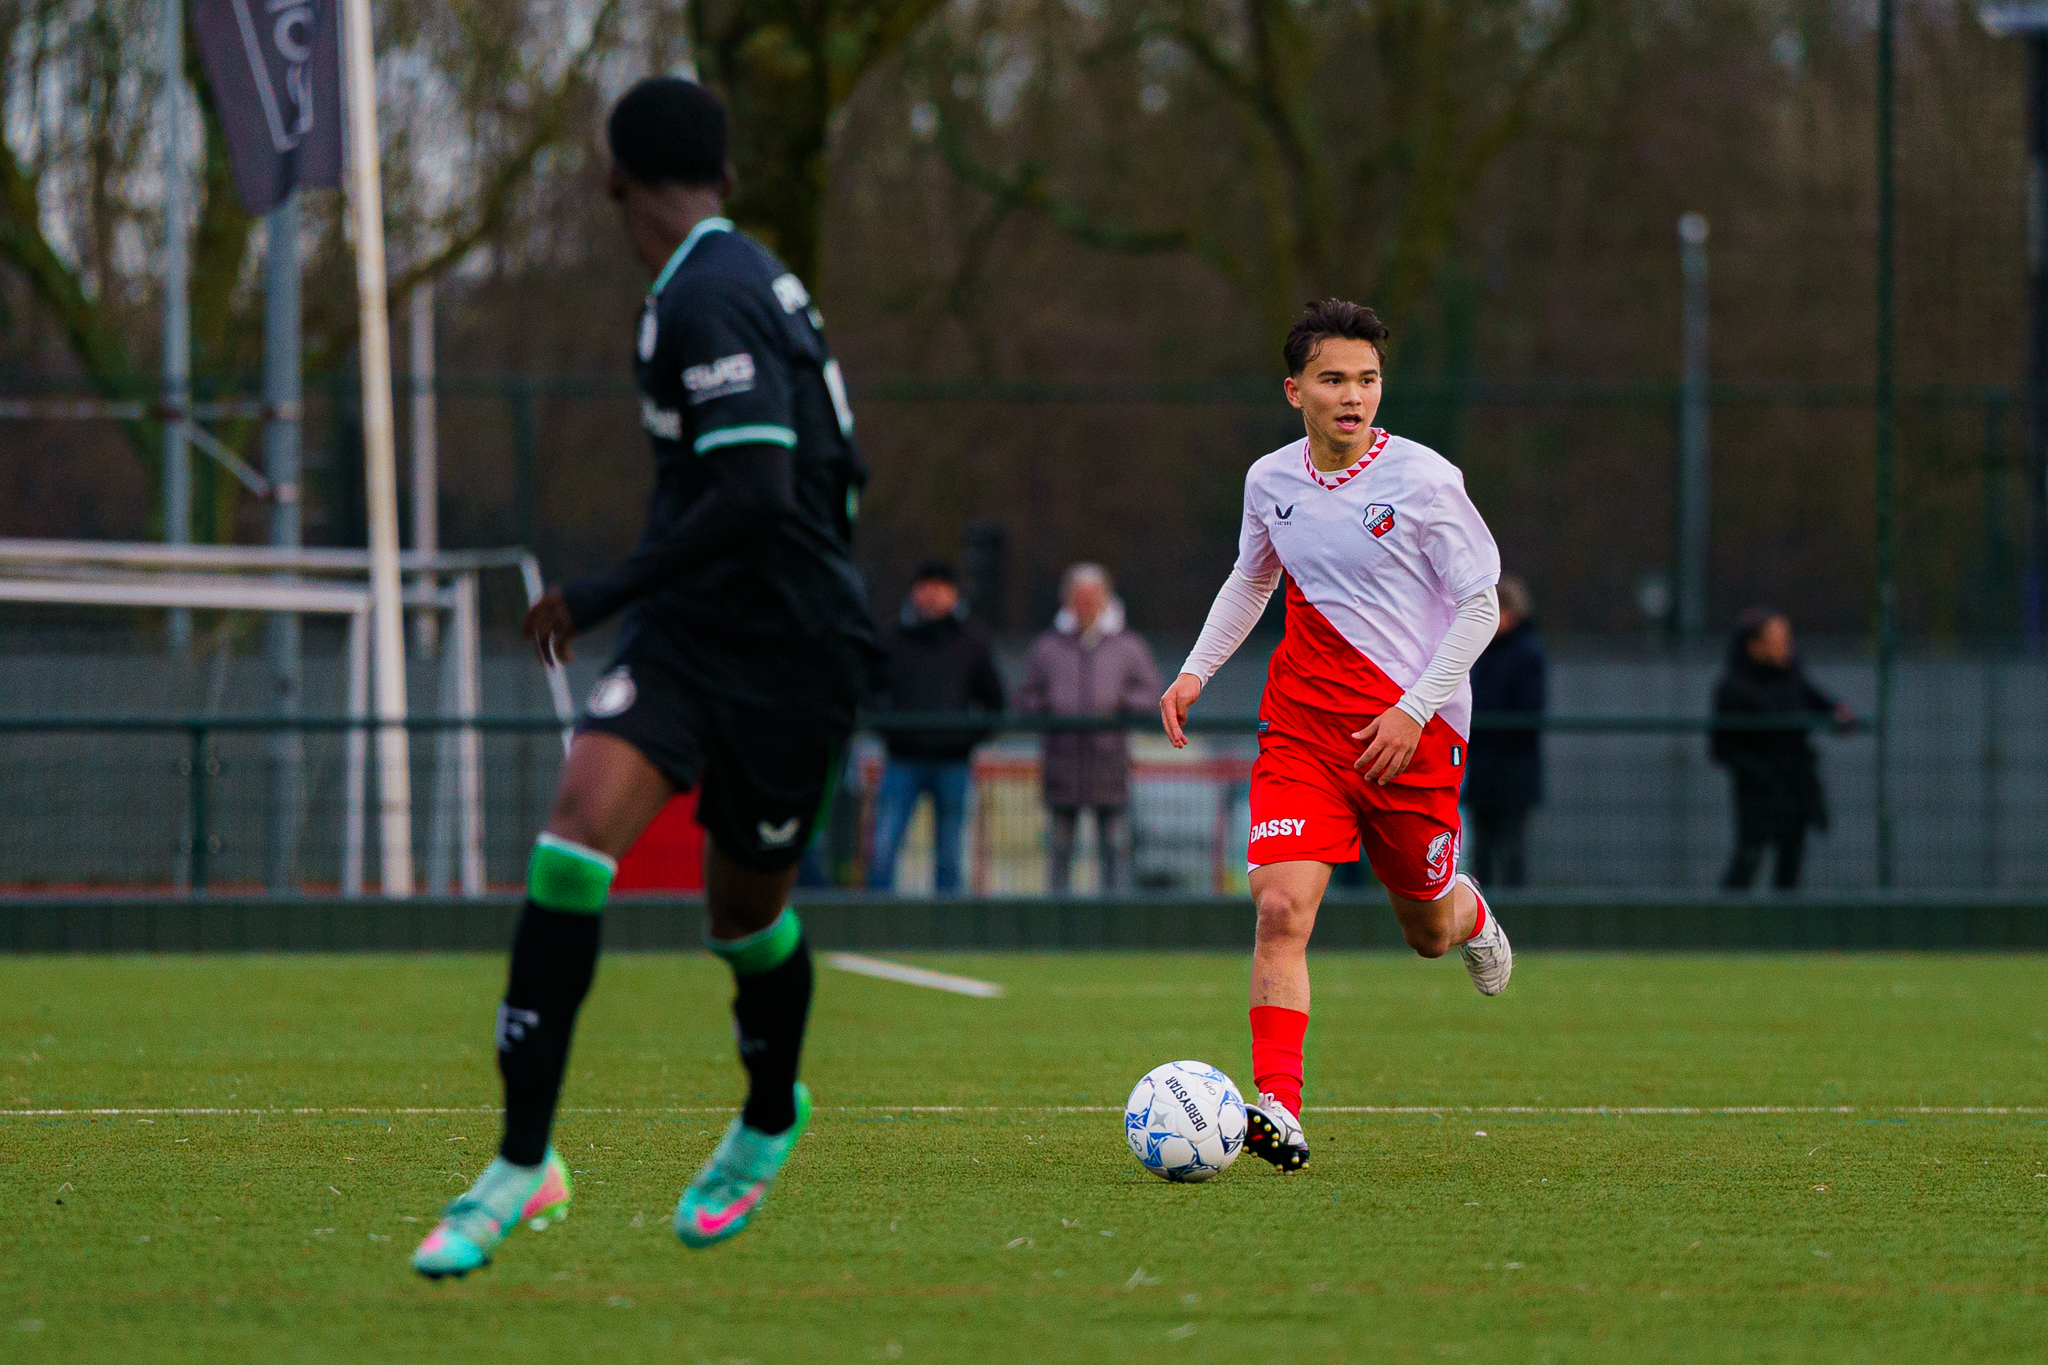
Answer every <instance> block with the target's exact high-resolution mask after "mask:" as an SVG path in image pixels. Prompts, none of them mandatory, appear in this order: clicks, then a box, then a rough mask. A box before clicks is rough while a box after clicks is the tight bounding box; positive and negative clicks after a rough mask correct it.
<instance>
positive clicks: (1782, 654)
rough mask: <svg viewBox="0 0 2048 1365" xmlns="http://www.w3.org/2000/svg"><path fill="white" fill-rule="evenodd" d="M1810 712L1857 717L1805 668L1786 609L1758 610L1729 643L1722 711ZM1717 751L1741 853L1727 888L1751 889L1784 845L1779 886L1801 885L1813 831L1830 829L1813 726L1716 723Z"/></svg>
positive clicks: (1843, 720) (1837, 719)
mask: <svg viewBox="0 0 2048 1365" xmlns="http://www.w3.org/2000/svg"><path fill="white" fill-rule="evenodd" d="M1802 713H1804V714H1810V715H1814V716H1824V717H1828V718H1829V719H1831V720H1833V721H1834V723H1835V724H1836V725H1837V726H1841V727H1848V726H1851V725H1853V724H1854V722H1855V719H1856V716H1855V713H1854V712H1853V711H1851V710H1850V709H1849V707H1848V706H1847V704H1845V703H1843V702H1839V701H1836V700H1835V699H1834V698H1833V697H1831V696H1829V695H1828V694H1827V693H1825V692H1823V691H1821V690H1820V689H1819V688H1818V687H1815V686H1814V685H1813V683H1812V681H1811V680H1809V679H1808V678H1807V676H1806V674H1805V673H1804V672H1803V671H1801V669H1800V667H1799V657H1798V655H1797V654H1796V653H1795V652H1794V651H1793V647H1792V623H1791V621H1790V620H1788V619H1787V618H1786V617H1785V615H1784V613H1782V612H1778V611H1773V610H1772V609H1770V608H1769V607H1751V608H1750V609H1749V610H1748V611H1746V612H1744V613H1743V614H1742V619H1741V620H1740V621H1739V622H1738V623H1737V625H1736V628H1735V637H1734V639H1733V640H1731V641H1730V642H1729V646H1728V664H1727V667H1726V669H1725V670H1724V671H1723V672H1722V674H1721V680H1720V682H1719V683H1717V684H1716V685H1715V687H1714V716H1715V718H1716V719H1721V718H1724V717H1731V716H1736V717H1740V716H1791V715H1798V714H1802ZM1712 752H1713V757H1714V762H1716V763H1718V764H1720V765H1721V766H1722V767H1724V768H1726V769H1727V770H1728V776H1729V779H1730V781H1731V783H1732V785H1733V788H1734V796H1735V851H1734V853H1733V854H1731V855H1730V857H1729V859H1728V870H1727V872H1726V873H1724V874H1723V875H1722V877H1721V889H1722V890H1724V891H1747V890H1749V888H1750V886H1751V884H1752V883H1754V882H1755V880H1756V874H1757V871H1758V869H1759V868H1760V867H1761V866H1762V865H1763V858H1764V850H1765V849H1766V848H1772V849H1775V850H1777V863H1776V865H1775V867H1774V868H1773V869H1772V871H1773V874H1774V875H1773V876H1772V879H1771V880H1772V885H1774V886H1776V887H1777V888H1778V889H1779V890H1781V891H1789V890H1791V889H1793V888H1795V887H1797V886H1798V885H1799V873H1800V868H1801V866H1802V865H1803V864H1804V862H1805V860H1806V832H1807V831H1808V830H1809V829H1819V830H1824V829H1826V828H1827V827H1828V807H1827V797H1826V794H1825V793H1824V792H1823V791H1822V790H1821V785H1820V755H1819V754H1817V753H1815V752H1814V748H1813V740H1812V739H1811V738H1810V727H1809V728H1803V729H1789V730H1788V729H1755V730H1749V729H1720V728H1716V729H1715V730H1714V733H1713V740H1712Z"/></svg>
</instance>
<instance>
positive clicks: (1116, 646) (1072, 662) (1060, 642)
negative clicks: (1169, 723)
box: [1017, 564, 1160, 896]
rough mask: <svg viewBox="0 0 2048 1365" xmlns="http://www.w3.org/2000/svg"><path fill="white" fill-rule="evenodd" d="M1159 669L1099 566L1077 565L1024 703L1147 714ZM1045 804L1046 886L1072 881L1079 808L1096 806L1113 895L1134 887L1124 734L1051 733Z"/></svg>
mask: <svg viewBox="0 0 2048 1365" xmlns="http://www.w3.org/2000/svg"><path fill="white" fill-rule="evenodd" d="M1159 689H1160V679H1159V666H1158V665H1157V664H1155V663H1153V662H1152V651H1151V650H1150V649H1148V648H1147V647H1146V645H1145V642H1144V640H1142V639H1140V638H1139V637H1138V636H1137V635H1135V634H1133V633H1131V632H1129V631H1127V630H1125V629H1124V607H1123V603H1122V602H1120V601H1118V600H1117V598H1116V593H1115V591H1114V589H1113V586H1112V584H1111V583H1110V578H1109V572H1108V571H1107V570H1106V569H1104V568H1103V567H1102V566H1101V565H1100V564H1076V565H1074V566H1073V567H1072V568H1070V569H1068V570H1067V572H1066V574H1065V576H1064V577H1062V578H1061V580H1060V611H1059V615H1058V616H1056V617H1055V618H1054V619H1053V625H1052V629H1051V630H1048V631H1046V632H1045V634H1043V635H1041V636H1039V637H1038V640H1037V642H1036V643H1034V644H1033V645H1032V646H1031V658H1030V662H1029V666H1028V668H1027V670H1026V673H1025V678H1024V686H1023V688H1022V689H1021V690H1020V691H1019V692H1018V694H1017V709H1018V710H1020V711H1025V712H1034V713H1040V714H1051V715H1055V716H1112V715H1117V714H1119V713H1122V712H1135V713H1139V714H1146V713H1149V711H1150V710H1151V708H1152V707H1153V706H1154V704H1155V703H1154V700H1153V699H1154V698H1155V697H1157V696H1158V695H1159ZM1043 787H1044V800H1045V804H1046V808H1047V809H1048V810H1049V811H1051V813H1052V829H1051V831H1050V838H1049V840H1048V844H1047V849H1046V859H1045V889H1046V890H1047V892H1049V893H1050V894H1052V895H1055V896H1064V895H1066V894H1067V891H1068V889H1069V887H1070V886H1071V885H1072V879H1073V866H1074V830H1075V826H1076V823H1077V822H1078V820H1079V818H1080V814H1081V808H1082V807H1084V806H1086V807H1091V808H1093V810H1094V811H1095V830H1096V842H1097V844H1098V845H1100V848H1101V855H1100V857H1101V867H1102V877H1101V885H1102V889H1103V890H1104V891H1105V892H1118V891H1123V890H1125V889H1127V887H1128V885H1129V882H1130V869H1131V825H1130V819H1129V815H1128V809H1129V806H1130V802H1131V743H1130V738H1129V736H1128V735H1126V734H1125V733H1124V732H1123V731H1121V730H1098V731H1092V732H1082V733H1067V734H1061V733H1058V732H1053V733H1049V734H1047V735H1046V737H1045V760H1044V773H1043Z"/></svg>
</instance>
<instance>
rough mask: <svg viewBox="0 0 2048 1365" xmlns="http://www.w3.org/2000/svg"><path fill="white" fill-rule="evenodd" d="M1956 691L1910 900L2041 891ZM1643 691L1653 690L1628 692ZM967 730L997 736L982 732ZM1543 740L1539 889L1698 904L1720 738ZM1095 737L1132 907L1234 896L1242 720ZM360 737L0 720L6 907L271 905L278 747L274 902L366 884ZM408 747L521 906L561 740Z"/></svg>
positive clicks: (2017, 684) (1558, 730) (1009, 790)
mask: <svg viewBox="0 0 2048 1365" xmlns="http://www.w3.org/2000/svg"><path fill="white" fill-rule="evenodd" d="M1954 674H1955V676H1954V677H1953V678H1951V679H1949V680H1948V681H1949V683H1950V686H1948V687H1947V688H1945V689H1941V688H1930V689H1924V690H1926V691H1927V692H1928V694H1929V695H1928V696H1927V698H1926V699H1925V701H1924V702H1923V703H1921V705H1922V706H1923V707H1924V714H1921V713H1915V712H1913V711H1909V712H1908V713H1907V714H1906V715H1905V716H1903V717H1902V720H1903V722H1905V723H1903V724H1902V725H1901V728H1900V731H1899V732H1898V733H1897V734H1895V736H1894V743H1893V754H1894V760H1893V761H1894V764H1895V769H1894V772H1893V774H1892V776H1893V786H1894V790H1895V792H1896V793H1898V797H1897V806H1896V808H1895V815H1896V828H1897V850H1898V867H1897V884H1898V885H1899V886H1900V887H1902V888H1907V889H1921V890H1961V889H1983V890H2007V891H2011V890H2029V889H2039V888H2048V820H2044V818H2043V817H2044V816H2048V809H2044V808H2048V781H2044V778H2048V723H2044V722H2043V721H2042V719H2041V718H2040V717H2039V714H2038V708H2037V707H2036V706H2035V705H2034V704H2033V703H2034V702H2035V701H2037V700H2038V698H2039V697H2040V696H2041V695H2042V692H2041V686H2042V676H2041V674H2042V670H2041V668H2040V666H2039V665H2028V664H2011V665H2003V666H2001V665H1981V666H1971V667H1968V668H1964V667H1961V666H1959V667H1958V668H1957V669H1955V670H1954ZM1625 684H1626V679H1623V680H1621V683H1620V684H1618V685H1624V686H1625ZM1636 695H1638V696H1639V697H1645V698H1649V697H1653V696H1654V693H1653V690H1652V689H1649V688H1647V687H1645V686H1642V685H1641V684H1640V683H1639V684H1638V686H1637V689H1636ZM978 720H979V722H980V723H981V724H983V725H986V724H988V723H989V721H990V718H988V717H980V718H978ZM891 723H892V725H895V724H898V723H899V722H897V721H895V720H893V719H892V722H891ZM951 723H953V724H958V720H957V718H956V719H954V720H953V721H952V722H951ZM1517 723H1519V724H1528V723H1530V722H1529V721H1527V720H1521V721H1516V720H1513V719H1507V718H1500V719H1496V718H1487V717H1481V718H1479V721H1478V722H1477V724H1476V727H1475V728H1476V729H1478V730H1481V731H1483V730H1485V729H1487V728H1489V727H1491V726H1495V725H1499V724H1517ZM1539 723H1540V725H1541V727H1542V729H1543V731H1544V740H1543V743H1544V753H1545V768H1546V782H1547V797H1546V800H1545V803H1544V804H1543V805H1542V806H1541V807H1540V808H1539V809H1538V811H1537V812H1536V814H1535V817H1534V819H1533V821H1532V824H1531V827H1530V877H1531V883H1532V885H1535V886H1539V887H1543V888H1549V889H1557V890H1571V889H1584V890H1609V891H1612V890H1620V891H1628V890H1641V891H1697V890H1704V889H1708V888H1711V887H1712V886H1713V885H1714V884H1715V880H1716V877H1717V875H1718V873H1719V870H1720V867H1721V865H1722V863H1723V862H1724V860H1725V859H1726V857H1727V853H1728V849H1729V844H1730V840H1731V837H1732V820H1731V813H1730V803H1729V794H1728V790H1727V781H1726V778H1725V776H1724V775H1722V774H1721V773H1720V772H1719V771H1718V770H1717V769H1715V768H1714V767H1713V766H1712V765H1711V763H1710V762H1709V760H1708V758H1707V744H1706V738H1707V731H1708V730H1709V729H1710V727H1711V724H1712V722H1710V721H1708V720H1706V719H1704V718H1698V717H1683V716H1680V717H1673V716H1635V717H1621V716H1614V715H1603V716H1595V715H1556V716H1550V717H1547V718H1544V719H1542V720H1541V721H1540V722H1539ZM1806 723H1810V721H1809V722H1806ZM1071 724H1072V723H1071V722H1054V721H1049V720H1047V719H1046V718H1039V717H1008V718H1003V719H1002V720H1001V722H1000V723H999V724H998V726H997V733H996V735H995V737H994V738H993V739H992V740H991V741H990V742H989V743H987V744H985V745H983V746H982V747H981V748H980V749H979V750H978V751H977V753H976V756H975V759H974V764H973V780H972V784H971V797H970V814H969V819H968V825H967V836H966V844H967V848H966V868H967V886H968V890H969V891H971V892H972V893H974V894H978V895H987V896H1007V895H1039V894H1042V893H1043V891H1044V888H1045V885H1046V881H1045V845H1046V823H1047V821H1046V813H1045V811H1044V809H1043V807H1042V805H1041V803H1040V799H1039V785H1038V776H1039V767H1038V764H1039V757H1038V754H1039V747H1040V743H1041V733H1040V732H1042V731H1043V730H1045V729H1046V728H1048V726H1059V725H1071ZM1086 724H1090V725H1104V726H1109V727H1111V728H1119V729H1128V730H1131V731H1132V732H1133V737H1132V753H1133V783H1132V804H1131V809H1130V815H1131V821H1132V826H1133V836H1134V839H1133V842H1134V848H1133V870H1134V877H1133V881H1134V889H1135V890H1138V891H1141V892H1153V893H1175V894H1184V895H1185V894H1195V895H1200V894H1231V893H1235V892H1239V891H1241V890H1242V889H1243V887H1244V884H1245V846H1246V841H1247V836H1248V833H1249V811H1248V805H1247V800H1248V792H1249V777H1250V771H1251V764H1252V760H1253V758H1254V756H1255V753H1256V739H1255V738H1254V733H1253V722H1252V721H1250V720H1249V719H1246V718H1234V719H1227V718H1218V717H1214V716H1211V717H1205V718H1202V719H1200V720H1199V721H1198V723H1197V724H1196V725H1195V726H1194V727H1193V729H1194V732H1195V733H1194V740H1193V742H1192V743H1191V744H1190V746H1189V747H1188V748H1187V749H1186V750H1174V749H1172V748H1171V747H1170V746H1168V745H1167V744H1166V743H1165V741H1164V740H1163V739H1162V738H1160V737H1158V734H1157V722H1156V720H1154V719H1153V718H1151V717H1146V716H1132V717H1123V718H1117V719H1114V720H1108V721H1102V722H1092V723H1086ZM364 728H365V722H363V721H361V720H349V719H343V718H323V719H306V720H297V721H282V720H278V719H273V718H248V717H243V718H233V717H222V716H213V717H158V718H147V719H144V718H129V719H119V720H111V719H103V718H94V717H85V716H70V717H53V718H19V717H18V718H13V719H0V773H4V774H5V776H6V781H5V782H4V783H0V891H6V892H13V893H21V892H30V893H35V892H43V893H62V892H65V891H81V892H82V891H106V890H132V891H137V892H163V891H178V892H182V891H203V892H206V893H211V894H236V893H243V892H257V891H262V890H264V889H266V888H265V886H264V878H265V876H266V869H268V868H270V867H272V866H273V863H272V861H271V859H270V850H271V845H272V842H273V841H274V840H276V839H277V838H279V837H280V832H279V829H278V827H277V823H276V816H275V812H276V810H277V809H278V802H277V801H276V786H275V784H276V782H277V780H278V777H277V774H278V771H279V769H278V766H277V764H276V761H275V755H276V753H277V752H278V737H279V736H280V735H291V736H294V737H295V739H296V742H297V743H298V744H299V745H300V746H301V749H302V753H303V760H302V764H301V766H300V768H299V771H300V772H301V773H302V774H303V780H304V782H305V784H306V787H305V793H304V812H305V815H304V822H303V825H302V826H301V827H300V828H299V830H298V832H297V835H296V838H295V840H294V842H293V847H292V848H291V849H290V850H289V853H290V857H289V858H288V859H286V860H285V865H286V866H289V867H290V868H291V869H292V871H291V872H290V874H289V884H288V885H287V886H285V887H282V888H276V887H273V888H269V889H272V890H277V889H283V890H289V891H302V892H307V893H321V892H328V893H333V892H339V891H341V890H342V889H343V888H344V886H346V885H348V884H350V873H349V868H348V866H347V862H348V860H349V859H350V858H352V857H353V858H357V859H361V860H362V861H363V865H365V866H367V867H369V868H372V869H374V868H375V867H376V866H377V853H376V828H375V825H376V822H375V821H374V820H368V821H365V820H364V819H363V811H362V809H361V806H360V804H358V803H354V802H351V800H350V799H349V795H348V785H347V783H346V781H345V780H344V779H345V775H346V772H347V770H348V748H349V743H350V737H351V735H352V734H353V735H360V734H361V733H362V731H363V729H364ZM411 729H412V732H413V735H412V738H413V743H412V751H413V755H414V765H415V780H414V791H415V792H416V793H417V794H418V795H417V799H416V803H415V809H414V820H415V825H416V830H415V836H414V837H415V845H416V847H417V848H419V849H421V850H423V855H422V857H421V859H420V862H421V864H422V867H421V871H422V873H423V874H424V882H425V887H426V889H427V890H429V891H444V892H446V891H456V890H459V889H461V882H462V878H461V875H460V873H461V865H462V862H463V858H462V856H461V855H462V848H461V846H462V842H463V836H464V832H465V829H466V828H467V829H470V830H473V831H474V837H475V839H476V841H477V850H478V856H479V858H480V863H481V869H482V878H481V885H482V886H483V887H484V888H487V889H492V890H505V889H511V888H515V887H516V886H517V885H518V884H519V883H520V881H521V880H522V878H523V875H524V867H525V859H526V855H527V851H528V849H529V847H530V845H531V841H532V838H533V835H534V833H535V832H536V831H537V830H538V829H539V828H540V826H541V823H542V821H543V820H544V818H545V816H546V811H547V805H548V801H549V799H550V797H551V794H552V791H553V787H554V782H555V778H556V773H557V770H558V767H559V764H560V761H561V753H562V743H561V730H560V722H559V721H557V720H556V719H554V718H553V717H551V716H545V717H517V718H503V717H500V718H484V719H479V720H476V721H474V722H448V721H426V720H422V721H416V722H414V723H413V725H412V726H411ZM459 729H466V730H469V731H471V732H473V734H474V736H475V739H476V751H477V752H478V753H479V755H480V767H481V778H482V780H481V784H480V785H481V791H482V797H481V801H480V802H478V803H476V804H475V805H474V806H471V807H468V808H467V809H465V808H464V806H463V804H462V802H461V797H460V788H459V786H457V785H455V784H450V783H448V782H446V781H443V782H441V783H439V784H438V785H437V784H436V782H435V780H434V777H435V774H436V772H437V771H440V772H443V773H445V771H446V768H445V765H437V763H436V754H437V749H438V748H439V747H441V746H442V745H445V743H446V742H447V739H448V737H449V736H450V735H451V734H452V733H454V732H456V731H458V730H459ZM1821 742H1822V746H1823V752H1824V758H1823V771H1824V774H1825V778H1826V783H1827V787H1828V790H1829V793H1830V799H1831V805H1832V807H1833V823H1832V827H1831V829H1830V831H1829V832H1828V833H1827V834H1825V835H1823V836H1821V837H1819V839H1818V840H1817V842H1816V843H1815V845H1814V847H1813V851H1812V853H1811V855H1810V857H1809V860H1808V876H1807V885H1808V886H1809V887H1810V888H1811V889H1813V890H1815V891H1820V892H1828V893H1835V894H1840V893H1843V892H1857V891H1861V890H1867V889H1871V888H1873V887H1875V886H1876V884H1877V879H1876V871H1875V865H1874V847H1875V839H1874V834H1873V811H1872V806H1871V787H1872V781H1871V779H1872V776H1873V773H1872V768H1871V762H1872V750H1873V746H1872V744H1871V741H1870V737H1869V735H1868V733H1867V732H1864V733H1861V734H1855V735H1849V736H1844V737H1839V738H1832V737H1831V738H1827V739H1824V740H1822V741H1821ZM853 760H854V761H853V762H851V763H849V764H848V765H847V778H846V783H847V786H846V790H844V791H843V792H842V793H840V799H839V801H838V802H837V805H836V810H837V814H836V815H835V817H834V818H833V819H832V820H831V821H830V822H829V823H828V824H827V826H826V827H825V828H824V829H823V830H821V832H820V835H819V843H818V848H817V857H816V858H815V859H814V862H813V868H814V871H817V870H822V873H823V875H824V877H825V878H826V879H827V880H828V881H835V882H838V883H840V884H846V885H854V884H858V883H859V881H860V880H861V878H862V876H863V873H864V871H865V863H866V861H867V859H868V857H869V856H870V852H871V848H872V827H873V805H874V794H875V791H876V787H877V784H878V780H879V776H880V773H881V770H882V766H883V763H884V761H885V759H884V754H883V750H882V746H881V743H880V741H879V740H878V739H876V738H875V737H874V736H873V735H872V734H870V733H864V734H863V735H862V736H861V737H860V738H859V739H858V740H857V741H856V746H855V752H854V755H853ZM372 799H374V797H372ZM465 814H467V815H468V816H469V817H471V818H470V819H469V820H465V818H464V817H465ZM1093 840H1094V835H1093V831H1092V830H1091V829H1090V827H1089V822H1088V821H1087V819H1086V818H1085V817H1084V820H1083V823H1082V830H1081V839H1080V847H1079V850H1078V856H1077V858H1076V864H1075V881H1074V885H1075V890H1076V894H1084V895H1085V894H1091V893H1094V892H1096V891H1098V890H1099V889H1100V884H1099V875H1098V872H1097V860H1096V858H1095V856H1094V855H1095V849H1094V842H1093ZM931 853H932V849H931V820H930V812H929V808H928V807H927V808H925V809H924V810H921V811H920V813H919V815H918V817H917V819H916V820H915V821H914V823H913V825H912V827H911V830H910V834H909V836H908V838H907V839H906V841H905V846H904V848H903V850H902V853H901V857H900V859H899V863H898V868H897V876H896V886H897V888H898V890H899V892H902V893H908V894H916V893H919V892H921V891H924V890H928V889H929V888H930V886H931V867H932V857H931ZM369 889H370V890H372V891H374V890H375V882H374V876H373V877H372V878H371V880H370V886H369Z"/></svg>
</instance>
